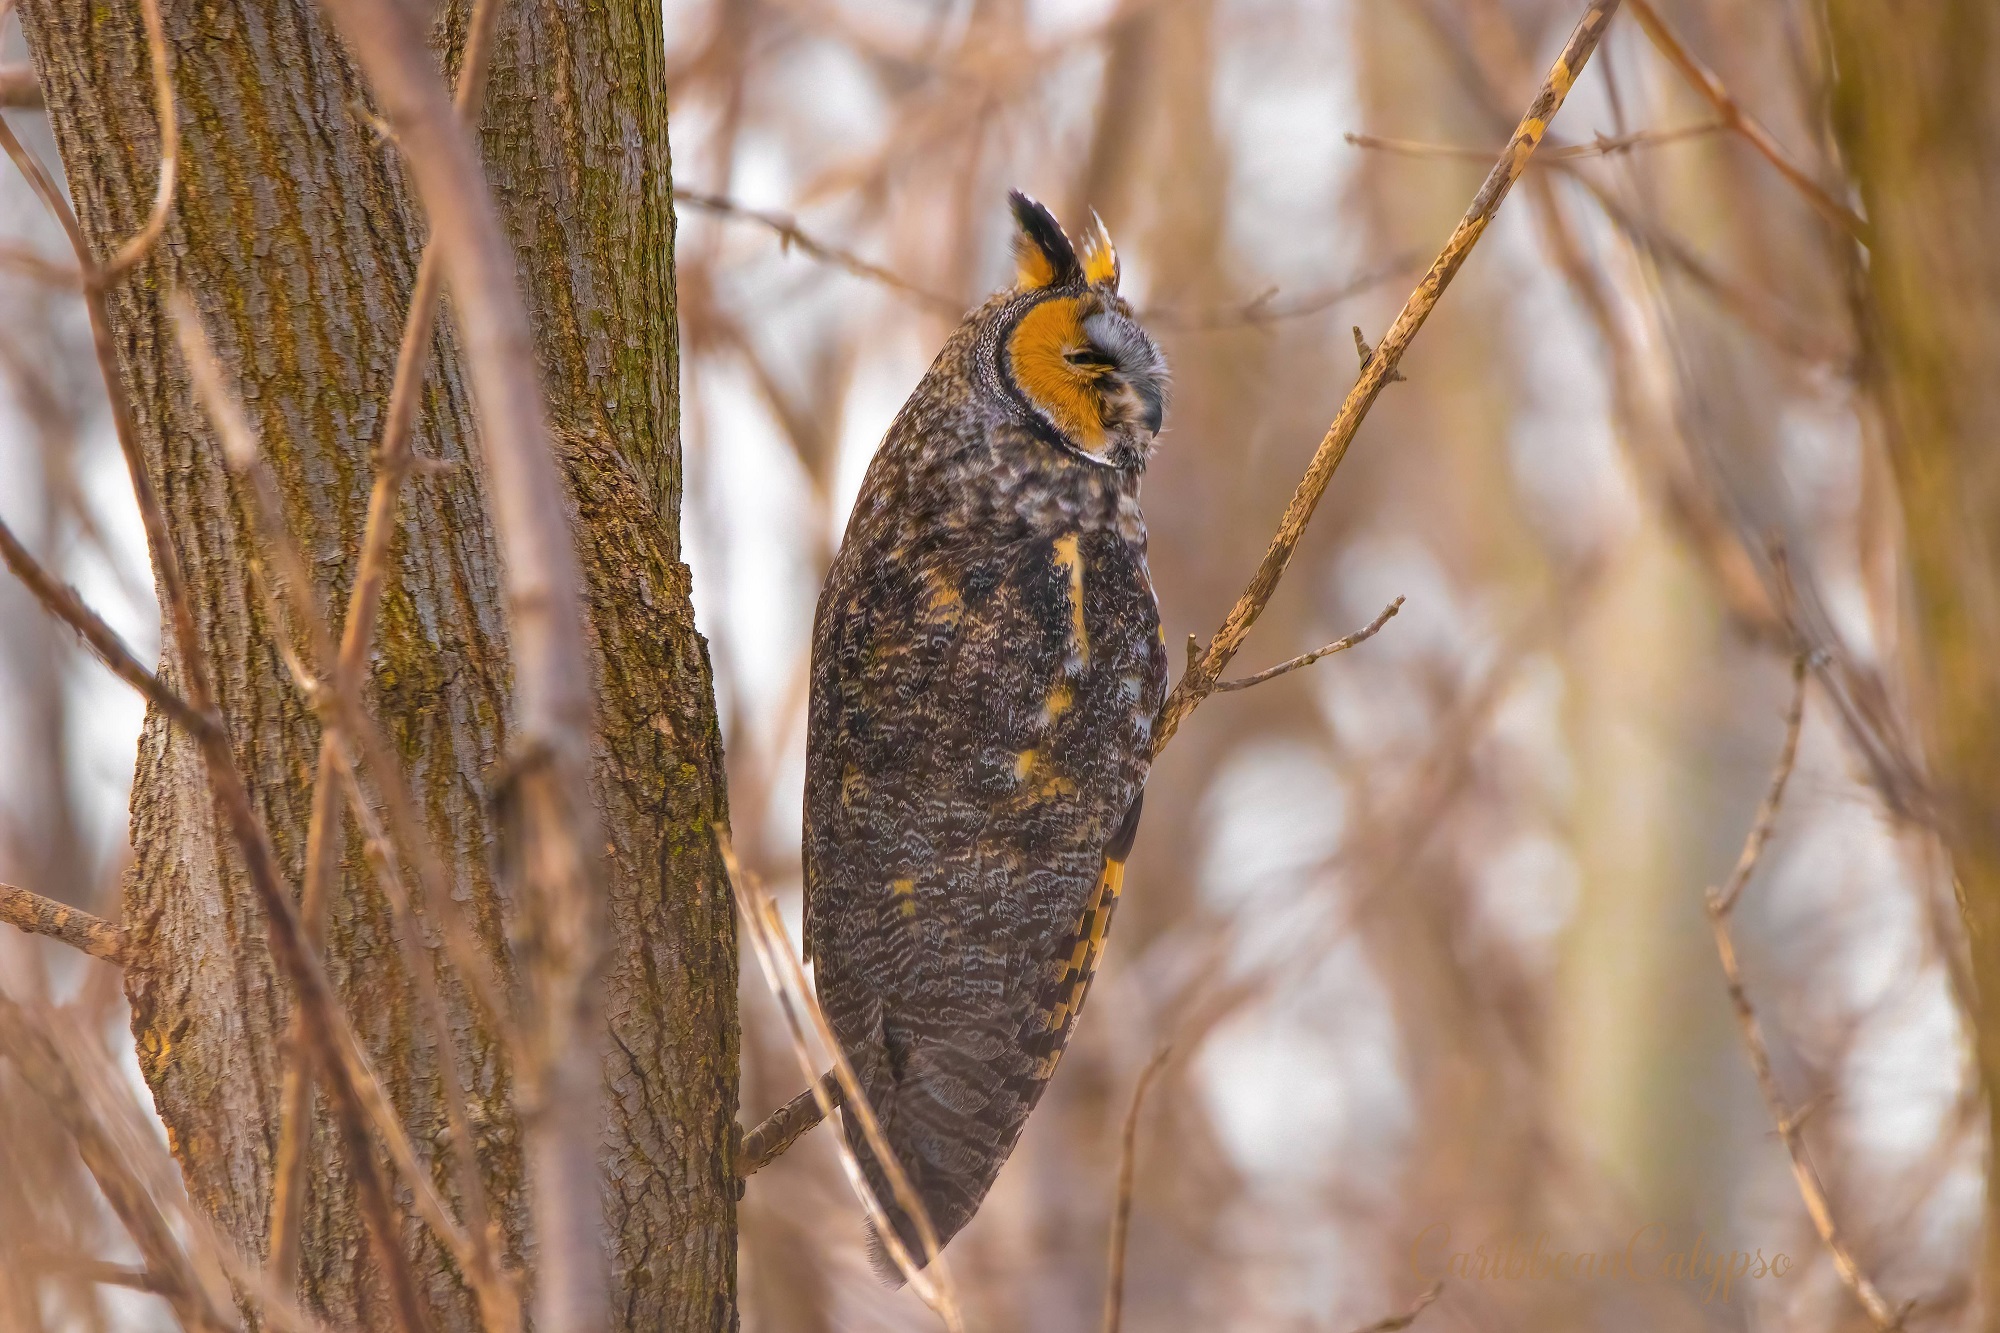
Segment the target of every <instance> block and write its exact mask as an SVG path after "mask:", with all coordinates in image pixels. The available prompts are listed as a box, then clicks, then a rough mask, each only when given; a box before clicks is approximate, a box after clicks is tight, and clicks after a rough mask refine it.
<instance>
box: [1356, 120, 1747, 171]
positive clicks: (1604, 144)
mask: <svg viewBox="0 0 2000 1333" xmlns="http://www.w3.org/2000/svg"><path fill="white" fill-rule="evenodd" d="M1729 128H1730V127H1729V125H1727V124H1726V123H1723V122H1720V121H1715V122H1710V123H1708V124H1705V125H1682V126H1680V127H1678V128H1676V129H1670V130H1639V131H1637V132H1636V133H1633V134H1621V135H1618V136H1617V137H1615V138H1607V137H1606V136H1604V135H1602V134H1600V135H1598V136H1597V137H1596V138H1595V139H1593V140H1591V142H1589V143H1566V144H1550V145H1549V146H1548V147H1547V148H1544V149H1543V150H1542V151H1541V152H1540V153H1539V154H1537V156H1536V162H1537V163H1541V162H1544V161H1546V162H1571V161H1575V160H1576V159H1577V158H1582V157H1609V156H1614V155H1616V154H1618V153H1627V152H1630V151H1631V150H1632V149H1634V148H1658V147H1661V146H1663V145H1665V144H1670V143H1680V142H1682V141H1684V140H1687V139H1699V138H1703V137H1705V136H1707V135H1710V134H1720V133H1723V132H1725V131H1727V130H1728V129H1729ZM1340 137H1341V138H1343V139H1345V140H1346V141H1347V142H1348V143H1350V144H1352V145H1353V146H1354V147H1356V148H1370V149H1374V150H1376V151H1378V152H1385V153H1395V154H1397V155H1399V156H1402V157H1443V158H1450V159H1453V160H1454V161H1465V162H1491V161H1492V160H1493V150H1492V149H1490V148H1461V147H1459V146H1458V145H1456V144H1442V143H1425V142H1422V141H1421V140H1417V139H1388V138H1384V137H1382V136H1380V135H1375V134H1343V135H1341V136H1340Z"/></svg>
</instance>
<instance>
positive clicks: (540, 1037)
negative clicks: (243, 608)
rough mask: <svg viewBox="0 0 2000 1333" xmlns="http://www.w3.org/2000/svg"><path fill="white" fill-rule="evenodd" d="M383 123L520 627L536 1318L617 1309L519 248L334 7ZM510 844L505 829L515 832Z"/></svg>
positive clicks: (546, 507)
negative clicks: (466, 396) (469, 417)
mask: <svg viewBox="0 0 2000 1333" xmlns="http://www.w3.org/2000/svg"><path fill="white" fill-rule="evenodd" d="M326 8H327V9H328V11H329V12H330V13H331V14H332V16H333V18H334V20H335V22H336V24H337V26H338V27H339V29H340V32H341V34H342V36H343V37H345V39H346V41H347V44H348V47H349V49H350V50H351V51H352V52H353V54H354V57H355V59H356V61H357V63H358V64H359V65H360V66H361V68H362V69H363V71H364V72H365V73H366V74H367V76H368V80H369V83H370V84H371V85H372V86H373V88H374V92H375V98H376V103H377V105H378V106H379V107H380V109H381V111H382V113H383V114H384V116H385V117H386V118H387V119H388V121H389V123H390V124H391V125H392V126H393V127H394V129H395V132H396V136H397V142H398V143H399V144H400V146H401V147H402V149H403V152H404V157H405V160H406V161H407V163H408V165H409V170H410V173H411V175H412V176H413V177H414V178H415V181H416V185H417V192H418V194H419V196H420V197H421V199H422V202H423V207H424V212H425V214H426V215H427V216H428V217H429V218H430V221H431V226H432V234H433V237H434V244H435V245H437V246H438V248H439V252H440V254H441V256H442V259H441V262H442V264H443V267H444V273H445V278H446V281H447V282H448V283H449V285H450V288H451V292H452V297H453V303H454V307H455V309H456V312H457V314H458V316H459V329H460V332H461V334H462V336H463V340H464V348H465V353H466V363H467V368H468V378H469V380H470V382H471V387H472V392H473V398H474V402H475V405H476V406H477V408H478V412H479V421H480V428H481V429H480V440H481V444H482V446H483V450H484V456H485V463H486V474H487V478H488V481H489V489H488V497H489V500H490V503H491V505H492V511H493V518H494V527H495V531H496V535H497V538H498V542H499V546H500V551H501V555H502V560H501V578H502V580H503V585H502V586H503V590H504V592H505V596H506V602H507V611H508V621H509V626H510V629H511V635H510V646H511V651H512V665H513V672H514V684H515V703H516V714H515V716H516V719H517V721H516V725H515V727H514V729H513V734H512V736H511V737H510V742H511V744H512V745H513V747H514V751H513V754H514V759H515V764H514V769H513V775H514V776H513V786H514V788H515V795H516V797H517V798H518V799H517V801H516V802H515V804H514V807H513V808H514V809H516V810H517V811H518V812H519V815H520V822H519V827H518V829H517V830H515V831H514V834H517V835H518V836H517V837H516V838H515V840H516V841H517V843H518V846H519V848H520V852H521V855H520V857H519V865H520V866H521V868H522V870H523V872H524V873H523V881H522V885H521V892H522V896H521V898H520V900H519V907H520V934H519V941H520V950H519V952H520V956H521V957H522V960H523V973H524V975H525V979H526V983H527V984H526V989H527V994H528V999H529V1010H530V1012H529V1014H528V1015H527V1018H526V1020H525V1021H524V1022H523V1024H522V1025H521V1026H522V1029H523V1037H522V1041H521V1049H520V1052H519V1055H518V1058H517V1069H516V1086H517V1087H518V1088H519V1090H520V1098H521V1104H522V1116H521V1121H522V1127H523V1129H522V1139H523V1143H522V1153H523V1157H524V1160H525V1165H526V1175H527V1179H528V1184H529V1191H528V1193H529V1204H528V1206H529V1216H530V1222H531V1225H532V1227H533V1231H534V1237H533V1244H534V1247H535V1252H536V1254H537V1256H538V1259H537V1273H536V1283H535V1302H534V1304H535V1309H534V1319H533V1322H534V1325H535V1327H536V1328H537V1329H539V1330H541V1333H574V1331H575V1330H594V1329H597V1328H599V1327H601V1326H602V1325H603V1324H604V1323H605V1321H606V1320H607V1318H608V1317H609V1309H608V1305H609V1299H610V1282H609V1280H608V1273H609V1267H608V1263H607V1256H606V1255H605V1253H604V1246H603V1229H604V1199H603V1181H602V1173H601V1170H600V1166H599V1162H598V1154H597V1147H598V1135H599V1133H600V1123H601V1118H600V1107H601V1105H602V1102H603V1096H604V1089H603V1062H602V1059H601V1057H600V1048H601V1046H602V1043H603V1041H604V1036H605V1032H604V1023H603V1017H602V985H601V982H602V972H603V967H604V959H605V940H604V929H603V913H604V902H603V895H602V892H601V889H600V885H599V882H598V881H599V854H600V853H599V848H600V846H601V842H600V838H599V836H598V831H597V820H596V807H595V805H594V803H593V802H592V799H591V793H590V764H591V755H590V736H591V732H592V727H593V719H592V713H593V708H592V697H591V691H592V677H591V669H590V660H589V648H588V643H589V639H588V634H587V629H586V622H585V616H584V609H583V603H582V587H583V579H582V573H581V570H580V568H579V566H578V561H577V554H576V548H575V543H574V539H573V537H572V534H571V532H570V526H569V518H568V514H567V512H566V511H565V508H564V497H565V495H566V494H567V489H566V488H565V486H564V484H563V478H562V475H561V472H560V470H559V469H558V468H557V466H556V459H555V454H554V451H553V448H552V446H551V442H550V438H549V429H548V415H547V409H546V406H545V404H544V402H543V400H542V393H541V375H540V369H539V365H538V362H537V359H536V354H535V340H534V333H533V330H532V329H531V328H530V326H529V323H528V313H527V308H526V306H525V305H524V303H523V302H522V299H521V294H520V291H519V290H518V288H517V287H516V285H515V255H514V251H513V247H512V246H511V244H510V243H509V242H508V240H507V237H506V236H505V234H504V233H503V232H502V230H501V227H500V221H499V217H498V215H497V213H496V212H495V209H494V205H493V198H492V192H491V190H490V189H489V187H488V185H487V182H486V179H485V176H484V174H483V172H482V170H481V167H480V162H479V157H478V153H477V152H476V150H475V148H474V146H473V143H472V140H471V137H470V135H469V134H468V133H467V132H466V130H465V128H464V126H463V124H462V123H460V121H459V119H458V117H457V114H456V112H455V111H454V109H453V107H452V104H451V101H450V99H449V98H448V97H447V95H446V93H445V90H444V86H443V84H442V82H441V81H440V79H439V77H438V73H437V71H436V69H435V67H434V65H433V61H432V56H431V52H430V47H429V44H428V42H427V40H426V34H425V32H424V30H423V27H422V21H421V20H420V19H419V17H418V15H417V14H416V13H415V12H413V11H411V10H410V9H409V8H408V7H407V6H404V5H402V4H399V3H397V0H327V3H326ZM510 836H512V835H510Z"/></svg>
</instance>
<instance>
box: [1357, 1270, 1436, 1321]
mask: <svg viewBox="0 0 2000 1333" xmlns="http://www.w3.org/2000/svg"><path fill="white" fill-rule="evenodd" d="M1442 1295H1444V1283H1442V1282H1439V1283H1436V1284H1435V1285H1433V1286H1432V1287H1431V1289H1430V1290H1429V1291H1427V1292H1425V1293H1424V1294H1423V1295H1421V1296H1419V1297H1417V1299H1416V1300H1414V1301H1412V1302H1411V1303H1410V1308H1409V1309H1407V1310H1405V1311H1403V1312H1402V1313H1401V1314H1392V1315H1389V1316H1388V1317H1386V1318H1383V1319H1377V1320H1376V1321H1375V1322H1374V1323H1372V1324H1368V1325H1365V1326H1363V1327H1361V1328H1357V1329H1355V1330H1354V1333H1402V1330H1403V1329H1406V1328H1408V1327H1409V1326H1410V1325H1412V1324H1414V1323H1416V1322H1417V1316H1418V1315H1420V1314H1422V1313H1423V1312H1424V1311H1425V1310H1426V1309H1428V1308H1429V1307H1430V1304H1431V1302H1432V1301H1435V1300H1436V1299H1437V1298H1438V1297H1440V1296H1442Z"/></svg>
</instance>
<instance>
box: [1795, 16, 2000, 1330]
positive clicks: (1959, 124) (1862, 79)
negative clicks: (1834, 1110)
mask: <svg viewBox="0 0 2000 1333" xmlns="http://www.w3.org/2000/svg"><path fill="white" fill-rule="evenodd" d="M1827 11H1828V18H1829V28H1830V31H1831V35H1832V40H1833V56H1834V66H1835V68H1836V70H1837V71H1838V78H1839V83H1838V86H1837V89H1836V104H1835V112H1836V121H1837V126H1838V129H1839V132H1840V135H1841V142H1842V145H1843V147H1844V149H1845V151H1846V153H1847V156H1848V161H1849V165H1850V167H1851V169H1852V171H1853V173H1854V177H1855V180H1856V182H1857V184H1858V185H1859V187H1860V190H1861V196H1862V199H1863V200H1864V202H1865V203H1866V205H1867V210H1868V218H1869V221H1870V223H1871V225H1872V226H1873V228H1874V244H1873V245H1872V247H1871V248H1870V252H1869V263H1868V269H1867V275H1866V280H1865V281H1866V286H1865V289H1864V291H1863V293H1862V299H1863V302H1864V306H1865V313H1866V316H1867V318H1866V321H1865V324H1864V327H1865V328H1866V330H1867V333H1868V336H1869V340H1870V346H1869V358H1868V362H1867V366H1866V371H1867V387H1868V389H1869V391H1870V393H1871V395H1872V397H1873V400H1874V406H1875V407H1876V409H1877V412H1878V414H1879V423H1880V425H1881V427H1882V429H1883V431H1884V434H1885V436H1886V439H1887V442H1888V452H1889V456H1890V459H1891V462H1892V464H1893V466H1894V468H1895V472H1896V480H1897V485H1898V488H1899V490H1900V492H1901V496H1902V504H1903V518H1904V527H1905V529H1906V540H1907V544H1908V550H1909V569H1910V586H1911V592H1912V594H1913V603H1914V605H1913V612H1914V614H1913V616H1912V617H1911V624H1912V626H1913V627H1914V629H1915V631H1916V634H1915V642H1914V644H1913V657H1914V659H1915V661H1914V665H1915V667H1916V679H1917V681H1918V683H1919V688H1920V690H1921V708H1922V711H1923V714H1924V721H1925V724H1926V728H1927V732H1928V740H1929V751H1930V761H1931V770H1932V779H1933V783H1934V791H1935V795H1936V802H1935V804H1934V807H1933V809H1934V812H1935V814H1936V815H1937V816H1938V817H1939V819H1940V821H1941V823H1942V826H1943V829H1944V832H1945V837H1946V841H1947V842H1948V844H1949V845H1950V847H1951V851H1952V859H1953V868H1954V870H1955V872H1956V875H1957V879H1958V887H1959V901H1960V904H1961V906H1962V907H1963V910H1964V914H1965V922H1966V929H1967V934H1968V936H1969V939H1970V943H1971V956H1972V968H1973V976H1974V979H1975V981H1976V983H1977V988H1978V992H1979V998H1978V1012H1977V1014H1976V1015H1975V1016H1974V1017H1975V1020H1976V1023H1977V1027H1978V1057H1979V1064H1980V1069H1981V1073H1982V1075H1983V1076H1984V1079H1985V1083H1986V1088H1987V1102H1988V1115H1989V1124H1990V1125H1991V1126H1992V1127H1994V1128H1995V1129H1996V1130H2000V1096H1996V1095H1995V1094H1996V1093H2000V452H1996V449H1995V446H1996V444H2000V246H1996V245H1995V243H1994V234H1993V225H1994V219H1995V218H1996V217H2000V10H1996V9H1995V8H1994V6H1993V5H1992V4H1991V3H1990V0H1933V2H1932V3H1929V4H1922V5H1880V4H1875V3H1869V0H1828V3H1827ZM1993 1138H1994V1141H1995V1142H2000V1132H1995V1133H1994V1134H1993ZM1987 1199H1988V1205H1987V1240H1986V1260H1985V1299H1986V1327H1987V1328H1989V1329H1993V1328H2000V1180H1996V1178H1995V1176H1994V1173H1993V1172H1992V1171H1991V1169H1990V1168H1989V1175H1988V1185H1987Z"/></svg>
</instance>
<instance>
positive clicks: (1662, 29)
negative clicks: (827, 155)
mask: <svg viewBox="0 0 2000 1333" xmlns="http://www.w3.org/2000/svg"><path fill="white" fill-rule="evenodd" d="M1632 17H1634V18H1636V19H1638V20H1639V26H1640V27H1642V28H1644V29H1645V30H1646V36H1648V37H1650V38H1651V39H1652V41H1653V45H1654V46H1655V47H1657V48H1659V52H1660V54H1661V55H1663V56H1665V57H1666V58H1667V62H1668V63H1669V64H1671V65H1672V66H1673V67H1674V68H1675V69H1677V70H1679V71H1680V74H1681V77H1682V78H1684V79H1686V80H1687V81H1688V84H1689V86H1690V87H1692V88H1693V89H1694V90H1695V91H1696V92H1698V93H1700V94H1701V95H1702V96H1703V97H1704V98H1706V99H1707V100H1708V104H1709V105H1710V106H1712V107H1714V108H1715V111H1716V114H1717V115H1719V116H1721V117H1722V123H1723V124H1724V125H1726V126H1728V127H1729V128H1730V129H1731V130H1734V131H1735V132H1736V134H1737V135H1738V136H1739V137H1741V138H1742V140H1743V141H1744V142H1745V143H1747V144H1749V145H1750V146H1751V147H1752V148H1754V149H1756V150H1757V153H1758V155H1759V156H1761V157H1762V158H1763V159H1764V160H1765V161H1766V162H1769V163H1770V164H1771V166H1772V167H1773V168H1775V169H1776V170H1777V173H1778V174H1779V175H1780V176H1783V177H1784V178H1785V180H1786V181H1787V182H1789V183H1790V184H1791V186H1792V188H1793V189H1795V190H1797V191H1798V192H1799V193H1800V194H1802V195H1804V196H1805V197H1806V199H1807V200H1808V201H1809V202H1810V203H1811V204H1812V206H1813V207H1814V208H1817V209H1818V210H1819V211H1820V212H1821V213H1824V214H1825V215H1826V216H1827V217H1828V218H1830V219H1832V220H1833V222H1834V223H1835V225H1837V226H1839V227H1840V228H1841V229H1842V230H1843V231H1845V232H1846V233H1847V234H1848V235H1850V236H1852V237H1853V238H1854V239H1855V240H1857V241H1859V242H1861V244H1863V245H1867V244H1868V243H1869V230H1868V223H1867V222H1866V221H1865V220H1863V218H1862V217H1861V215H1860V214H1858V213H1856V212H1855V211H1854V210H1853V209H1851V208H1849V207H1848V206H1847V205H1846V204H1843V203H1841V202H1840V201H1839V200H1838V199H1835V198H1834V197H1833V196H1832V195H1830V194H1828V193H1827V192H1826V189H1825V187H1823V186H1822V185H1820V183H1819V182H1818V181H1816V180H1814V179H1813V178H1812V177H1811V176H1808V175H1807V174H1806V173H1805V172H1804V171H1803V170H1802V169H1801V168H1800V167H1799V166H1798V165H1797V164H1795V163H1794V162H1793V161H1792V160H1791V158H1790V157H1788V156H1786V154H1785V150H1784V149H1783V148H1780V147H1779V146H1778V141H1777V140H1776V139H1774V138H1772V137H1771V132H1770V131H1769V130H1767V129H1765V128H1764V127H1763V125H1762V124H1760V123H1759V122H1758V120H1757V118H1756V117H1755V116H1753V115H1751V114H1750V113H1749V112H1747V111H1745V110H1744V109H1743V108H1742V107H1740V106H1738V105H1737V104H1736V99H1735V98H1734V97H1731V96H1730V95H1729V89H1728V88H1727V87H1725V86H1724V84H1723V82H1722V80H1721V79H1720V78H1718V77H1717V76H1716V75H1715V73H1714V71H1712V70H1710V69H1709V68H1708V67H1707V66H1706V65H1703V64H1702V63H1701V62H1700V61H1699V60H1696V59H1695V58H1694V56H1693V54H1692V53H1690V52H1689V51H1688V49H1687V47H1685V46H1683V45H1682V44H1681V40H1680V38H1678V37H1676V36H1675V35H1674V30H1673V29H1672V28H1669V27H1668V26H1667V23H1666V20H1665V19H1662V18H1661V17H1660V14H1659V11H1658V10H1656V9H1654V8H1653V6H1652V4H1651V3H1650V0H1632Z"/></svg>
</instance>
